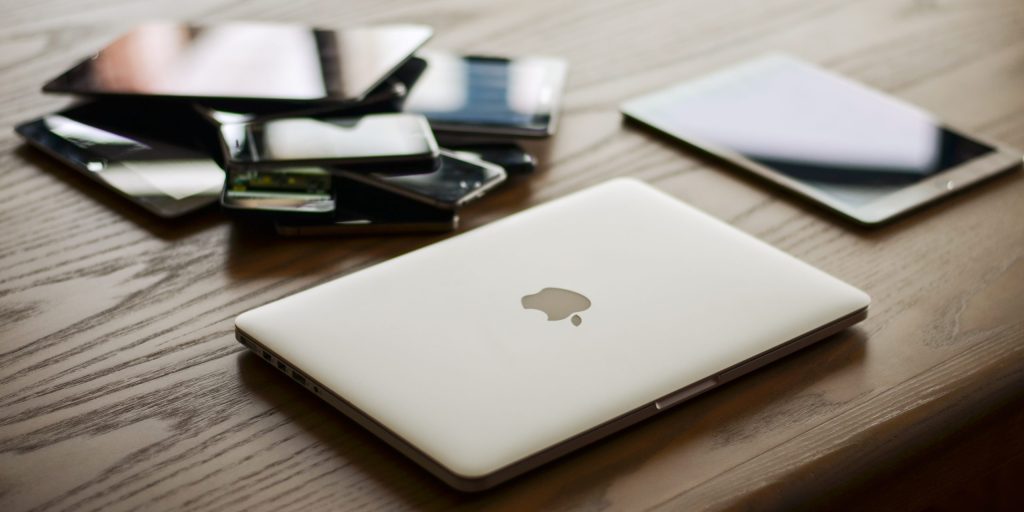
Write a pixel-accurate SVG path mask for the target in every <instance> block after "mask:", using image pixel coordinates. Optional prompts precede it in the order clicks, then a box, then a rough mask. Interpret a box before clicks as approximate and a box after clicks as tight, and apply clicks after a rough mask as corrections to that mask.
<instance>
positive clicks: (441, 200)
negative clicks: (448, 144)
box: [341, 150, 507, 210]
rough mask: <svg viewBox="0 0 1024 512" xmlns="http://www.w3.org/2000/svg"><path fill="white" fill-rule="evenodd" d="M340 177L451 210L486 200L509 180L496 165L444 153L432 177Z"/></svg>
mask: <svg viewBox="0 0 1024 512" xmlns="http://www.w3.org/2000/svg"><path fill="white" fill-rule="evenodd" d="M341 175H342V176H345V177H346V178H349V179H351V180H354V181H358V182H361V183H365V184H367V185H372V186H375V187H378V188H380V189H382V190H386V191H388V192H391V193H393V194H398V195H400V196H404V197H407V198H409V199H412V200H414V201H419V202H421V203H424V204H427V205H429V206H433V207H435V208H444V209H449V210H454V209H456V208H459V207H461V206H462V205H464V204H466V203H468V202H469V201H472V200H474V199H477V198H479V197H481V196H483V195H484V194H485V193H486V192H487V191H488V190H490V189H492V188H494V187H496V186H497V185H498V184H500V183H501V182H503V181H505V177H506V176H507V175H506V173H505V170H504V169H502V168H501V167H499V166H497V165H495V164H492V163H490V162H486V161H484V160H480V159H477V158H474V157H471V156H468V155H461V156H460V155H458V154H456V153H453V152H451V151H447V150H441V164H440V166H439V167H438V168H437V170H435V171H433V172H429V173H422V174H410V175H404V176H395V175H390V174H383V173H374V172H370V173H358V172H351V171H341Z"/></svg>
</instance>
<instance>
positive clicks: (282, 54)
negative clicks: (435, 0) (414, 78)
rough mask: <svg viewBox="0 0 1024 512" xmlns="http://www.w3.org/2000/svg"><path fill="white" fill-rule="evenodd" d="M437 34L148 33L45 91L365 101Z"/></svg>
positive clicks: (175, 29) (359, 30) (274, 29)
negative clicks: (369, 93) (369, 94)
mask: <svg viewBox="0 0 1024 512" xmlns="http://www.w3.org/2000/svg"><path fill="white" fill-rule="evenodd" d="M432 34H433V30H432V29H431V28H430V27H427V26H424V25H379V26H367V27H353V28H347V29H342V30H325V29H318V28H312V27H307V26H303V25H293V24H273V23H225V24H220V25H207V26H196V25H186V24H181V23H174V22H156V23H148V24H144V25H141V26H139V27H137V28H135V29H134V30H132V31H130V32H128V33H127V34H125V35H123V36H121V37H120V38H119V39H117V40H115V41H114V42H113V43H111V44H110V45H109V46H107V47H106V48H104V49H102V50H101V51H100V52H99V53H97V54H96V55H94V56H91V57H90V58H88V59H86V60H84V61H82V62H81V63H79V64H78V65H76V66H75V67H73V68H71V69H70V70H68V71H67V72H65V73H64V74H62V75H61V76H59V77H57V78H55V79H54V80H52V81H51V82H50V83H48V84H46V85H45V86H44V87H43V90H44V91H47V92H64V93H75V94H88V95H121V96H140V95H144V96H161V97H172V98H192V99H210V100H225V99H242V100H270V101H282V102H289V101H290V102H296V101H302V102H318V101H319V102H329V103H345V102H355V101H359V100H361V99H363V97H364V96H365V95H366V94H367V93H368V92H369V91H370V90H371V89H373V88H374V87H375V86H377V85H378V84H380V83H381V82H382V81H383V80H384V79H385V78H387V77H388V76H389V75H391V74H392V72H394V71H395V70H396V69H397V68H398V67H399V66H401V65H402V63H404V62H405V61H406V60H407V59H408V58H409V57H410V56H411V55H412V53H413V52H415V51H416V50H417V49H418V48H419V47H420V46H422V45H423V43H425V42H426V41H427V40H428V39H429V38H430V37H431V35H432Z"/></svg>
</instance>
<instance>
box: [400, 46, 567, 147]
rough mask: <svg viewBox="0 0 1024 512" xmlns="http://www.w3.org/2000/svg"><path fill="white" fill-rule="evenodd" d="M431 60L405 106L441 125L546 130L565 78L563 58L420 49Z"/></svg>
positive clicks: (421, 54) (420, 54) (421, 53)
mask: <svg viewBox="0 0 1024 512" xmlns="http://www.w3.org/2000/svg"><path fill="white" fill-rule="evenodd" d="M419 56H420V57H422V58H424V59H426V60H427V62H428V66H427V69H426V71H425V72H424V73H423V76H422V77H421V78H420V80H419V81H418V82H417V83H416V87H414V88H413V90H412V91H411V92H410V94H409V98H408V100H407V101H406V106H405V110H406V111H408V112H416V113H420V114H423V115H425V116H426V117H427V119H429V120H430V122H431V125H434V126H440V127H458V126H460V125H466V126H481V127H493V128H501V127H504V128H512V129H520V130H535V131H546V130H547V129H548V126H549V124H550V123H551V121H552V115H553V113H552V112H553V105H554V103H555V100H556V99H557V96H558V94H559V92H560V90H561V87H562V82H563V80H564V74H565V65H564V63H563V62H562V61H560V60H557V59H546V58H539V57H534V58H522V59H503V58H492V57H473V56H469V57H464V56H459V55H452V54H446V53H440V52H420V53H419Z"/></svg>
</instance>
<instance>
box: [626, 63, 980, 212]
mask: <svg viewBox="0 0 1024 512" xmlns="http://www.w3.org/2000/svg"><path fill="white" fill-rule="evenodd" d="M628 109H629V107H628V106H627V111H628ZM644 110H645V111H644V112H643V116H641V119H642V120H644V121H645V122H650V123H651V124H654V125H655V126H657V127H659V128H660V129H663V130H665V131H667V132H669V133H671V134H672V135H674V136H676V137H679V138H681V139H683V140H687V141H690V142H693V143H694V144H697V145H699V146H707V147H709V148H716V147H717V148H723V149H727V150H730V151H732V152H734V153H738V154H740V155H742V156H743V157H745V158H747V159H749V160H752V161H754V162H757V163H759V164H762V165H764V166H767V167H770V168H772V169H775V170H777V171H779V172H781V173H783V174H786V175H787V176H790V177H792V178H796V179H797V180H799V181H801V182H803V183H804V184H806V185H809V186H811V187H814V188H815V189H818V190H820V191H822V192H824V193H826V194H828V195H830V196H832V197H834V198H836V199H838V200H840V201H842V202H843V203H846V204H848V205H851V206H857V205H861V204H866V203H869V202H872V201H874V200H877V199H880V198H881V197H883V196H885V195H888V194H890V193H892V192H895V191H897V190H899V189H901V188H903V187H905V186H906V185H908V184H912V183H915V182H918V181H920V180H923V179H925V178H928V177H930V176H932V175H934V174H936V173H939V172H942V171H944V170H946V169H950V168H953V167H956V166H958V165H960V164H962V163H964V162H967V161H969V160H972V159H975V158H977V157H979V156H981V155H986V154H988V153H991V152H992V151H994V149H993V148H991V147H989V146H987V145H985V144H982V143H980V142H977V141H974V140H972V139H969V138H967V137H965V136H963V135H961V134H958V133H956V132H954V131H951V130H949V129H947V128H945V127H943V126H942V125H940V124H939V123H937V122H936V121H935V120H934V119H933V118H932V116H930V115H929V114H928V113H926V112H924V111H922V110H920V109H918V108H915V107H913V106H911V105H908V104H905V103H902V102H899V101H896V100H894V99H892V98H890V97H888V96H885V95H883V94H881V93H878V92H876V91H873V90H871V89H869V88H867V87H864V86H861V85H860V84H857V83H855V82H852V81H849V80H846V79H843V78H841V77H839V76H837V75H833V74H831V73H828V72H825V71H822V70H819V69H817V68H814V67H812V66H810V65H807V64H804V63H802V62H799V61H796V60H793V59H788V58H782V57H778V58H770V59H762V60H760V61H757V62H756V63H755V64H754V65H750V66H747V67H744V68H742V69H741V70H740V71H738V72H735V73H731V74H727V75H726V74H722V75H713V76H711V77H709V78H707V79H703V80H698V81H696V82H691V83H688V84H684V85H683V86H680V87H678V88H675V89H670V90H668V91H665V93H663V94H662V95H661V96H660V97H659V98H657V100H656V103H655V104H648V105H645V106H644ZM631 115H632V114H631Z"/></svg>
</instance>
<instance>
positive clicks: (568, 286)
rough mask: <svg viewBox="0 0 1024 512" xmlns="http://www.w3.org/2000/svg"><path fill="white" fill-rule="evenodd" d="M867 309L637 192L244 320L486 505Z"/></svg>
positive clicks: (617, 189)
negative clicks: (478, 493) (545, 469)
mask: <svg viewBox="0 0 1024 512" xmlns="http://www.w3.org/2000/svg"><path fill="white" fill-rule="evenodd" d="M868 302H869V299H868V296H867V295H865V294H864V293H863V292H861V291H860V290H858V289H856V288H854V287H852V286H850V285H848V284H846V283H843V282H842V281H839V280H838V279H836V278H834V277H831V276H829V275H828V274H825V273H824V272H822V271H820V270H817V269H815V268H813V267H811V266H809V265H807V264H805V263H803V262H801V261H799V260H797V259H795V258H793V257H792V256H789V255H787V254H785V253H783V252H781V251H778V250H776V249H774V248H772V247H770V246H768V245H767V244H764V243H762V242H760V241H758V240H757V239H755V238H753V237H750V236H748V235H746V234H744V233H742V232H740V231H738V230H736V229H733V228H732V227H730V226H728V225H727V224H724V223H722V222H720V221H718V220H715V219H714V218H712V217H709V216H707V215H705V214H703V213H701V212H699V211H697V210H695V209H693V208H691V207H689V206H686V205H684V204H682V203H680V202H679V201H677V200H676V199H674V198H672V197H670V196H668V195H666V194H664V193H661V192H659V191H657V190H655V189H653V188H651V187H649V186H647V185H644V184H642V183H640V182H638V181H635V180H627V179H619V180H613V181H610V182H607V183H605V184H602V185H598V186H595V187H593V188H590V189H588V190H585V191H582V192H579V193H576V194H572V195H570V196H567V197H565V198H562V199H559V200H556V201H553V202H550V203H548V204H545V205H542V206H538V207H535V208H532V209H530V210H527V211H525V212H521V213H519V214H516V215H513V216H510V217H508V218H505V219H503V220H500V221H497V222H494V223H492V224H490V225H488V226H485V227H482V228H478V229H476V230H473V231H470V232H468V233H465V234H462V235H460V236H457V237H454V238H451V239H448V240H446V241H443V242H440V243H437V244H434V245H431V246H428V247H426V248H423V249H420V250H418V251H414V252H412V253H409V254H406V255H404V256H401V257H398V258H395V259H393V260H390V261H388V262H385V263H382V264H379V265H377V266H374V267H371V268H368V269H365V270H362V271H359V272H356V273H353V274H350V275H347V276H345V277H342V278H340V279H337V280H335V281H332V282H329V283H327V284H324V285H321V286H318V287H316V288H312V289H310V290H307V291H304V292H301V293H298V294H296V295H293V296H291V297H287V298H284V299H281V300H279V301H277V302H273V303H270V304H267V305H265V306H262V307H260V308H257V309H254V310H252V311H249V312H246V313H244V314H242V315H240V316H239V317H238V318H237V320H236V321H235V327H236V333H237V337H238V339H239V341H241V342H242V343H243V344H245V345H247V346H249V347H250V348H251V349H252V350H253V351H255V352H256V353H258V354H260V355H261V356H262V357H263V358H264V359H266V360H267V361H269V362H270V363H272V364H274V365H275V366H276V367H277V368H279V369H280V370H282V371H284V372H285V373H286V374H288V375H290V376H291V377H292V378H293V379H295V380H296V381H298V382H299V383H301V384H303V385H304V386H306V387H307V388H309V389H310V390H311V391H312V392H313V393H316V394H317V395H318V396H320V397H321V398H323V399H324V400H326V401H327V402H328V403H330V404H332V405H333V406H335V407H337V408H338V409H340V410H341V411H343V412H344V413H346V414H347V415H349V416H350V417H352V418H353V419H354V420H355V421H357V422H358V423H360V424H361V425H363V426H365V427H366V428H368V429H370V430H371V431H373V432H374V433H376V434H377V435H378V436H380V437H381V438H383V439H384V440H385V441H387V442H388V443H390V444H391V445H392V446H394V447H395V448H397V449H398V450H399V451H401V452H402V453H404V454H406V455H408V456H409V457H411V458H412V459H413V460H415V461H416V462H418V463H419V464H420V465H422V466H423V467H424V468H426V469H428V470H429V471H431V472H432V473H434V474H435V475H437V476H438V477H439V478H441V479H442V480H444V481H445V482H447V483H449V484H451V485H452V486H455V487H457V488H459V489H463V490H479V489H483V488H487V487H490V486H493V485H495V484H497V483H500V482H502V481H504V480H507V479H509V478H511V477H513V476H515V475H518V474H520V473H523V472H524V471H527V470H529V469H531V468H534V467H536V466H538V465H540V464H542V463H544V462H547V461H549V460H552V459H554V458H555V457H558V456H560V455H561V454H564V453H566V452H568V451H571V450H573V449H576V448H578V447H580V446H583V445H585V444H587V443H589V442H592V441H594V440H597V439H599V438H601V437H603V436H605V435H607V434H609V433H611V432H614V431H616V430H619V429H621V428H623V427H625V426H628V425H630V424H633V423H635V422H637V421H640V420H641V419H644V418H647V417H649V416H652V415H654V414H657V413H658V412H660V411H663V410H665V409H667V408H669V407H672V406H674V405H676V404H678V403H680V402H683V401H685V400H687V399H689V398H691V397H693V396H695V395H697V394H700V393H703V392H706V391H708V390H710V389H712V388H714V387H716V386H719V385H721V384H722V383H725V382H728V381H730V380H732V379H735V378H737V377H739V376H740V375H743V374H745V373H747V372H749V371H751V370H753V369H755V368H757V367H759V366H762V365H764V364H766V363H768V362H770V361H773V360H775V359H778V358H780V357H782V356H784V355H786V354H789V353H791V352H793V351H795V350H798V349H800V348H801V347H804V346H806V345H808V344H810V343H813V342H815V341H818V340H820V339H822V338H824V337H826V336H828V335H830V334H833V333H835V332H837V331H838V330H840V329H843V328H845V327H847V326H849V325H852V324H854V323H856V322H858V321H859V320H861V319H863V318H864V317H865V315H866V310H867V306H868Z"/></svg>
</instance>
